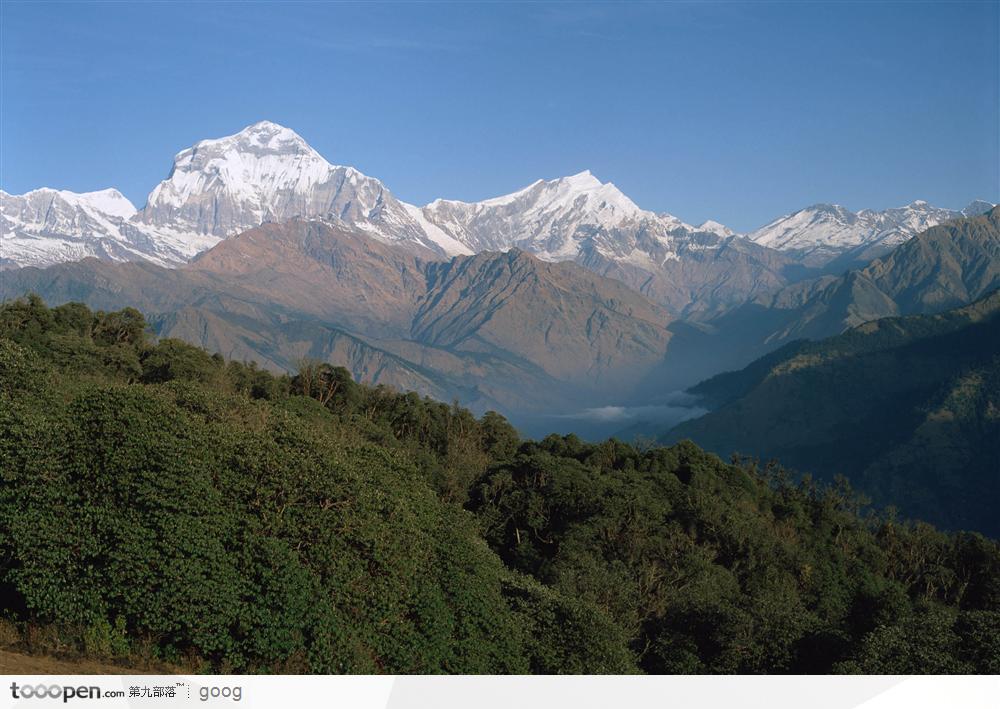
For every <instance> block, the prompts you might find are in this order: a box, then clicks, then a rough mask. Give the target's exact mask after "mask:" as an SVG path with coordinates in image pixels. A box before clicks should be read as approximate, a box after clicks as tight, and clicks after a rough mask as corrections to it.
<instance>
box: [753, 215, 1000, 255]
mask: <svg viewBox="0 0 1000 709" xmlns="http://www.w3.org/2000/svg"><path fill="white" fill-rule="evenodd" d="M991 206H992V205H990V204H989V203H988V202H981V201H977V202H973V203H972V204H971V205H969V207H967V208H966V209H965V210H962V211H961V212H960V211H955V210H952V209H942V208H939V207H934V206H932V205H930V204H928V203H927V202H925V201H924V200H916V201H915V202H911V203H910V204H908V205H906V206H905V207H896V208H893V209H886V210H882V211H876V210H872V209H863V210H861V211H860V212H852V211H851V210H849V209H847V208H846V207H843V206H841V205H838V204H815V205H812V206H811V207H806V208H805V209H801V210H799V211H797V212H793V213H792V214H786V215H785V216H783V217H779V218H778V219H775V220H774V221H773V222H771V223H770V224H767V225H765V226H763V227H761V228H760V229H757V230H756V231H754V232H751V233H750V234H749V235H748V237H749V238H750V239H751V240H752V241H755V242H756V243H758V244H761V245H763V246H768V247H770V248H773V249H778V250H781V251H786V252H789V253H791V254H793V255H795V256H796V257H797V258H798V259H799V260H801V261H802V262H803V263H804V264H806V265H809V266H817V267H819V266H824V265H826V264H827V263H830V262H831V261H834V260H835V259H837V258H838V257H841V256H844V255H853V256H854V257H856V258H857V259H858V260H865V259H871V258H875V257H877V256H881V255H883V254H885V253H887V252H888V251H890V250H891V249H892V248H893V247H895V246H898V245H899V244H901V243H903V242H904V241H907V240H909V239H910V238H911V237H913V236H915V235H916V234H918V233H920V232H922V231H924V230H926V229H929V228H930V227H933V226H937V225H938V224H941V223H943V222H946V221H949V220H951V219H957V218H959V217H962V216H967V215H969V214H971V213H980V214H981V213H983V212H985V211H987V210H988V209H989V208H990V207H991ZM976 210H979V211H978V212H976Z"/></svg>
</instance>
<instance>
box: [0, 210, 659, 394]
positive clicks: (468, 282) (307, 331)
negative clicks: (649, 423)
mask: <svg viewBox="0 0 1000 709" xmlns="http://www.w3.org/2000/svg"><path fill="white" fill-rule="evenodd" d="M434 257H435V252H433V251H431V250H430V249H428V248H426V247H424V246H422V245H420V244H416V243H411V244H409V245H407V246H406V247H405V248H401V247H400V246H399V245H389V244H386V243H384V242H383V241H380V240H378V239H376V238H372V237H371V235H370V234H368V233H366V232H364V231H360V230H357V229H348V228H346V227H345V226H344V225H343V224H341V223H339V222H338V223H322V222H305V221H301V220H292V221H289V222H285V223H282V224H266V225H263V226H261V227H258V228H256V229H251V230H249V231H247V232H245V233H243V234H240V235H239V236H237V237H234V238H230V239H228V240H226V241H223V242H221V243H220V244H218V245H217V246H216V247H215V248H213V249H211V250H210V251H208V252H206V253H204V254H203V255H202V256H200V257H199V258H197V259H195V260H194V261H193V262H192V263H190V264H188V265H185V266H182V267H180V268H176V269H165V268H160V267H157V266H154V265H152V264H146V263H126V264H112V263H107V262H101V261H98V260H94V259H88V260H86V261H81V262H77V263H70V264H63V265H59V266H54V267H50V268H47V269H34V268H25V269H19V270H14V271H8V272H7V273H5V277H4V279H3V282H2V284H0V296H2V297H14V296H18V295H21V294H23V293H25V292H28V291H34V292H37V293H39V294H40V295H42V296H43V297H44V298H46V299H47V300H48V301H50V302H52V303H60V302H65V301H68V300H81V301H84V302H86V303H88V304H90V305H91V306H92V307H95V308H105V309H107V308H115V307H122V306H124V305H132V306H134V307H139V308H141V309H143V310H144V311H145V312H148V313H150V314H151V315H152V318H153V320H154V322H155V323H156V326H157V328H158V332H159V334H160V335H163V336H176V337H181V338H183V339H186V340H188V341H191V342H194V343H196V344H199V345H203V346H205V347H207V348H208V349H211V350H214V351H219V352H221V353H222V354H224V355H226V356H228V357H233V358H236V359H253V360H256V361H259V362H261V363H263V364H265V365H266V366H268V367H270V368H273V369H295V368H296V366H297V364H298V361H299V359H300V358H302V357H314V358H318V359H323V360H326V361H331V362H333V363H335V364H341V365H344V366H346V367H349V368H350V369H351V371H352V373H353V374H354V375H355V376H356V377H358V378H359V379H361V380H363V381H371V382H374V383H387V384H391V385H393V386H395V387H397V388H400V389H412V390H416V391H419V392H421V393H426V394H428V395H432V396H435V397H436V398H439V399H442V400H445V401H447V400H450V399H452V398H458V399H460V400H461V401H463V402H464V403H468V404H469V405H471V406H474V407H476V408H490V407H492V408H500V409H503V410H508V411H509V410H512V409H518V410H530V409H548V408H550V407H551V408H552V409H556V410H560V407H574V406H580V405H583V404H584V403H586V402H592V401H593V400H594V399H595V398H600V397H602V396H607V395H609V394H610V393H612V392H614V393H622V394H625V393H627V392H628V391H629V388H630V387H634V386H635V385H636V384H637V383H638V382H639V381H640V380H641V379H642V378H643V377H644V376H646V375H647V374H649V373H650V372H651V371H653V370H654V369H655V368H656V367H657V366H658V364H659V362H660V361H661V360H662V358H663V356H664V353H665V352H666V349H667V346H668V342H669V339H670V333H669V331H668V330H667V327H666V326H667V323H668V322H669V319H670V316H669V314H668V312H667V311H666V310H664V309H663V308H661V307H660V306H657V305H655V304H653V303H651V302H649V301H648V300H647V299H645V298H644V297H643V296H641V295H639V294H638V293H635V292H634V291H632V290H630V289H629V288H627V287H626V286H624V285H623V284H621V283H618V282H616V281H613V280H610V279H606V278H602V277H600V276H598V275H595V274H593V273H591V272H589V271H587V270H586V269H583V268H581V267H579V266H577V265H575V264H572V263H545V262H542V261H539V260H538V259H536V258H534V257H533V256H530V255H528V254H526V253H524V252H521V251H517V250H514V251H511V252H509V253H506V254H500V253H493V252H490V253H482V254H479V255H476V256H468V257H457V258H455V259H453V260H452V261H450V262H440V261H436V260H434Z"/></svg>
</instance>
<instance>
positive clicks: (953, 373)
mask: <svg viewBox="0 0 1000 709" xmlns="http://www.w3.org/2000/svg"><path fill="white" fill-rule="evenodd" d="M939 228H941V227H939ZM690 392H691V393H692V394H695V395H697V396H699V397H700V398H701V401H702V402H703V403H704V404H705V405H707V406H710V407H713V408H715V410H714V411H712V412H711V413H709V414H706V415H705V416H703V417H701V418H698V419H694V420H691V421H687V422H685V423H682V424H680V425H679V426H677V427H675V428H674V429H673V430H671V431H670V432H669V433H668V434H667V435H666V436H665V437H664V440H667V441H676V440H680V439H683V438H690V439H692V440H694V441H695V442H696V443H698V444H699V445H702V446H705V447H706V448H708V449H710V450H713V451H715V452H717V453H719V454H720V455H724V456H728V455H729V454H730V453H733V452H736V451H738V452H740V453H743V454H749V455H755V456H759V457H761V458H763V459H770V458H776V459H777V460H779V461H780V462H781V463H783V464H784V465H786V466H789V467H792V468H795V469H797V470H800V471H807V472H812V473H814V474H817V475H819V476H821V477H823V478H826V479H829V478H830V477H831V476H832V475H834V474H836V473H843V474H846V475H848V476H849V477H850V479H851V480H852V482H853V483H855V484H856V485H858V486H860V487H861V488H862V489H864V490H865V491H867V492H868V493H870V494H872V495H874V496H875V498H876V500H877V501H878V502H881V503H889V502H891V503H893V504H895V505H897V506H898V507H899V508H900V509H901V510H902V511H903V512H904V513H905V514H907V515H912V516H917V517H920V518H922V519H926V520H929V521H933V522H934V523H936V524H939V525H942V526H945V527H951V528H971V529H978V530H980V531H983V532H986V533H989V534H992V535H996V534H998V533H1000V521H998V520H1000V518H998V517H997V514H996V509H995V507H994V505H995V502H996V500H997V499H1000V292H997V291H994V292H993V293H992V294H990V295H988V296H986V297H984V298H982V299H981V300H979V301H977V302H975V303H974V304H972V305H968V306H965V307H963V308H960V309H957V310H952V311H948V312H945V313H942V314H937V315H919V316H911V317H905V318H886V319H882V320H877V321H875V322H869V323H866V324H863V325H860V326H858V327H855V328H853V329H851V330H849V331H847V332H845V333H843V334H841V335H838V336H836V337H831V338H828V339H825V340H820V341H818V342H801V341H800V342H797V343H793V344H789V345H788V346H787V347H785V348H783V349H782V350H779V351H777V352H774V353H772V354H770V355H768V356H767V357H765V358H762V359H761V360H758V361H757V362H754V363H752V364H751V365H749V366H748V367H746V368H745V369H743V370H741V371H738V372H730V373H727V374H722V375H719V376H716V377H714V378H712V379H709V380H707V381H705V382H703V383H701V384H699V385H698V386H696V387H693V388H692V389H691V390H690Z"/></svg>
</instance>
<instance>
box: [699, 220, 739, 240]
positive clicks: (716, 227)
mask: <svg viewBox="0 0 1000 709" xmlns="http://www.w3.org/2000/svg"><path fill="white" fill-rule="evenodd" d="M695 229H696V230H697V231H701V232H707V233H709V234H715V235H717V236H722V237H728V236H735V235H736V232H735V231H733V230H732V229H730V228H729V227H727V226H726V225H725V224H719V222H717V221H714V220H712V219H709V220H707V221H704V222H702V223H701V224H699V225H698V226H697V227H695Z"/></svg>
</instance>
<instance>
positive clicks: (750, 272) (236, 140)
mask: <svg viewBox="0 0 1000 709" xmlns="http://www.w3.org/2000/svg"><path fill="white" fill-rule="evenodd" d="M0 197H2V200H0V202H2V221H0V225H2V227H3V239H2V241H0V263H2V264H3V267H4V270H3V271H2V278H0V297H3V298H15V297H19V296H21V295H23V294H25V293H27V292H29V291H34V292H36V293H39V294H40V295H42V296H43V297H44V298H45V299H47V300H48V301H50V302H53V303H59V302H66V301H69V300H79V301H84V302H86V303H87V304H89V305H90V306H91V307H96V308H105V309H117V308H122V307H126V306H133V307H138V308H140V309H142V310H143V311H144V312H146V313H147V314H148V315H149V317H150V320H151V322H152V324H153V326H154V328H155V330H156V332H157V334H158V335H159V336H161V337H177V338H181V339H184V340H187V341H190V342H193V343H195V344H197V345H199V346H203V347H205V348H207V349H209V350H211V351H216V352H220V353H222V354H224V355H225V356H227V357H229V358H232V359H237V360H253V361H256V362H259V363H261V364H262V365H264V366H265V367H267V368H269V369H272V370H276V371H290V370H295V369H296V368H297V367H298V365H299V363H300V362H301V361H302V360H303V359H318V360H323V361H328V362H331V363H334V364H340V365H343V366H345V367H347V368H348V369H349V370H350V371H351V373H352V374H353V375H354V376H355V378H357V379H358V380H362V381H366V382H371V383H376V384H386V385H389V386H392V387H394V388H397V389H403V390H413V391H417V392H419V393H421V394H426V395H429V396H432V397H434V398H437V399H439V400H444V401H451V400H453V399H457V400H459V401H460V402H462V403H463V404H465V405H467V406H470V407H471V408H473V409H474V410H477V411H483V410H486V409H489V408H496V409H498V410H500V411H503V412H505V413H507V414H508V415H513V416H515V418H516V414H517V413H519V412H521V413H523V412H536V413H539V412H541V413H546V415H548V414H551V413H554V412H555V413H560V414H561V413H566V412H573V411H580V410H583V409H589V408H591V407H603V406H607V405H615V406H644V405H658V404H661V403H664V402H665V401H667V400H670V401H672V400H673V399H672V398H671V397H672V396H673V394H675V393H676V390H678V389H683V388H685V387H688V386H691V385H692V384H694V383H695V382H697V381H699V380H700V379H704V378H706V377H709V376H711V375H714V374H717V373H718V372H720V371H724V370H729V369H739V368H741V367H743V366H745V365H747V364H748V363H749V362H751V361H753V360H754V359H755V358H756V357H759V356H761V355H764V354H766V353H767V352H769V351H771V350H774V349H776V348H778V347H781V346H782V345H783V344H785V343H787V342H791V341H793V340H796V339H799V338H822V337H827V336H830V335H835V334H837V333H839V332H841V331H843V330H844V329H845V328H849V327H852V326H855V325H857V324H859V323H861V322H864V321H867V320H871V319H874V318H879V317H885V316H896V315H903V314H910V313H927V312H936V311H939V310H943V309H946V308H950V307H957V306H960V305H963V304H967V303H969V302H971V301H972V300H974V299H976V298H978V297H980V296H981V295H983V294H984V293H985V292H987V291H988V290H990V289H991V288H995V287H996V286H997V284H998V278H1000V277H998V264H1000V240H998V236H997V234H998V231H997V221H998V219H997V210H996V209H994V210H992V211H991V212H989V213H988V214H986V215H985V216H979V217H967V216H962V215H961V214H960V213H958V212H952V211H949V210H940V209H934V208H931V207H929V206H928V205H926V204H925V203H920V202H916V203H914V204H912V205H910V206H908V207H905V208H901V209H898V210H888V211H887V212H885V213H874V212H864V213H858V214H856V215H855V214H852V213H850V212H848V211H847V210H844V209H843V208H837V207H831V206H822V205H821V206H819V207H813V208H810V209H807V210H803V211H802V212H799V213H796V214H794V215H790V216H789V217H787V218H782V219H781V220H777V221H776V222H774V223H772V224H771V225H768V227H765V228H764V229H762V230H759V231H758V232H754V233H751V234H749V235H746V236H744V235H740V234H736V233H734V232H732V231H731V230H730V229H728V228H726V227H724V226H723V225H721V224H719V223H716V222H705V223H703V224H701V225H698V226H693V225H690V224H687V223H684V222H683V221H681V220H680V219H678V218H676V217H674V216H671V215H669V214H663V213H660V214H657V213H654V212H651V211H647V210H643V209H642V208H640V207H639V206H637V205H636V204H635V203H634V202H633V201H632V200H630V199H629V198H628V197H627V196H625V195H624V194H623V193H622V192H621V191H620V190H619V189H618V188H617V187H615V186H614V185H613V184H610V183H603V182H601V181H600V180H598V179H597V178H596V177H594V176H593V175H592V174H591V173H589V172H582V173H579V174H577V175H573V176H570V177H565V178H560V179H555V180H548V181H544V180H539V181H537V182H535V183H533V184H532V185H529V186H528V187H526V188H524V189H522V190H519V191H517V192H514V193H512V194H510V195H506V196H503V197H498V198H494V199H488V200H484V201H482V202H475V203H467V202H458V201H448V200H435V201H434V202H431V203H430V204H428V205H426V206H424V207H416V206H414V205H411V204H407V203H405V202H402V201H400V200H398V199H397V198H396V197H395V196H393V194H392V193H391V192H390V191H389V190H388V189H387V188H386V187H385V186H384V185H383V184H382V183H381V182H380V181H378V180H377V179H375V178H371V177H368V176H366V175H363V174H362V173H361V172H359V171H357V170H356V169H354V168H351V167H344V166H336V165H332V164H330V163H328V162H327V161H326V160H325V159H324V158H323V157H322V156H320V155H319V153H317V152H316V151H315V150H313V149H312V148H311V147H310V146H309V145H308V144H307V143H306V142H305V141H304V140H303V139H302V138H301V137H299V136H298V135H297V134H295V133H294V132H293V131H291V130H289V129H287V128H284V127H282V126H278V125H276V124H274V123H270V122H266V121H265V122H261V123H257V124H255V125H253V126H250V127H248V128H246V129H244V130H243V131H241V132H240V133H237V134H236V135H233V136H229V137H226V138H221V139H217V140H206V141H201V142H199V143H198V144H196V145H195V146H193V147H191V148H188V149H186V150H183V151H181V152H180V153H178V154H177V156H176V157H175V159H174V163H173V167H172V169H171V171H170V174H169V175H168V177H167V179H165V180H164V181H163V182H161V183H160V184H159V185H158V186H157V187H156V188H155V189H154V190H153V191H152V192H151V194H150V196H149V198H148V200H147V203H146V204H145V206H144V207H143V208H142V209H141V210H136V209H135V208H134V207H133V206H132V205H131V204H130V203H129V202H128V200H127V199H125V197H124V196H122V195H121V194H120V193H119V192H117V191H114V190H105V191H103V192H95V193H87V194H73V193H68V192H60V191H54V190H46V189H41V190H35V191H34V192H30V193H28V194H26V195H20V196H11V195H7V194H6V193H3V194H0ZM986 207H988V204H987V203H978V204H975V205H971V206H970V207H969V208H968V210H967V211H969V212H970V213H972V212H976V211H979V210H981V209H985V208H986ZM940 220H944V221H943V222H942V223H941V224H940V225H937V226H933V227H930V228H929V229H926V230H925V231H923V232H922V233H921V234H920V235H919V236H915V237H914V236H912V235H910V234H911V232H912V231H915V230H917V229H920V228H922V227H924V226H926V225H929V224H933V223H935V222H937V221H940ZM838 225H839V226H838ZM844 225H846V226H844ZM847 227H849V229H848V228H847ZM837 229H840V231H837ZM845 229H846V231H845ZM824 235H825V236H824ZM824 239H825V241H824ZM895 242H900V243H898V245H896V246H895V247H894V248H892V247H891V244H893V243H895ZM810 244H813V245H815V244H821V245H824V244H825V246H823V248H822V249H821V250H820V251H817V250H816V249H814V248H811V247H810V246H809V245H810ZM866 248H867V249H869V250H879V249H890V248H891V250H889V251H888V252H887V253H885V254H884V255H883V256H881V257H879V258H876V259H875V260H873V261H870V262H864V263H863V264H861V265H859V266H858V267H856V268H853V269H850V270H847V271H842V272H840V273H837V274H835V273H830V272H828V271H829V270H830V268H831V267H832V266H831V264H834V263H837V262H843V263H846V262H847V261H846V260H844V259H847V260H850V261H852V262H853V261H856V260H857V259H863V258H866V256H865V254H867V253H869V252H867V251H865V249H866ZM838 249H839V251H838ZM835 251H837V253H839V254H840V256H836V255H834V252H835ZM871 252H874V251H871ZM841 257H842V258H841ZM828 258H832V259H833V260H827V261H824V259H828ZM838 258H840V259H841V261H837V259H838Z"/></svg>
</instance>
